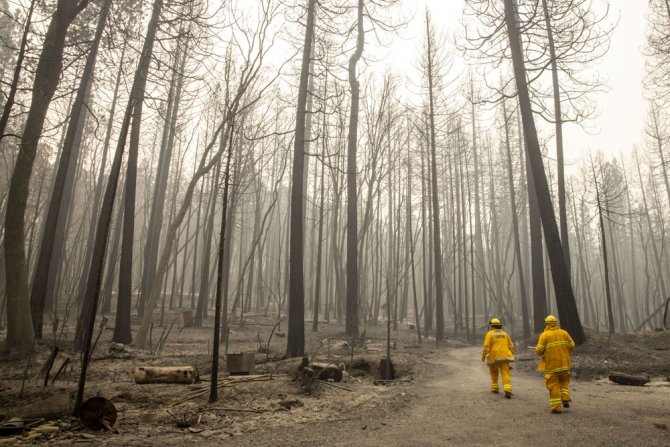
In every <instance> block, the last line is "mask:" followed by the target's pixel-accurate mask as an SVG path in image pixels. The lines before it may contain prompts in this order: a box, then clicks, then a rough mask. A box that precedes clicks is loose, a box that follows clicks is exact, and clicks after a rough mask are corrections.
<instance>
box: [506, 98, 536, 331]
mask: <svg viewBox="0 0 670 447" xmlns="http://www.w3.org/2000/svg"><path fill="white" fill-rule="evenodd" d="M510 117H511V115H508V114H507V107H506V102H505V101H504V100H503V119H504V120H505V149H506V155H507V175H508V177H509V197H510V203H511V205H512V210H511V213H512V231H513V232H514V254H515V258H516V262H517V269H518V270H519V290H520V291H521V317H522V319H523V321H522V322H521V325H522V327H523V338H525V339H529V338H530V324H529V320H530V319H529V314H528V297H527V294H526V281H525V278H524V271H523V262H522V260H523V258H522V256H521V243H520V240H519V239H520V238H519V217H518V215H517V210H516V191H515V190H514V171H513V169H512V149H511V147H510V146H511V144H510V137H509V121H508V120H509V119H510Z"/></svg>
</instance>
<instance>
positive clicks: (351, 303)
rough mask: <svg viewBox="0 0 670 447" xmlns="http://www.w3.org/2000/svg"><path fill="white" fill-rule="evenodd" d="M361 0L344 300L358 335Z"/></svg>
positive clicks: (350, 333)
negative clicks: (357, 157) (358, 148)
mask: <svg viewBox="0 0 670 447" xmlns="http://www.w3.org/2000/svg"><path fill="white" fill-rule="evenodd" d="M364 8H365V2H364V0H358V7H357V20H356V29H357V31H356V32H357V36H356V50H355V51H354V53H353V54H352V55H351V57H350V58H349V87H350V89H351V111H350V114H349V135H348V137H347V262H346V275H347V302H346V334H347V337H351V338H356V337H358V320H359V316H358V313H359V310H358V309H359V291H358V188H357V185H356V174H357V172H358V167H357V162H356V152H357V146H358V106H359V100H360V83H359V81H358V78H357V73H356V65H357V64H358V61H359V60H360V58H361V56H362V55H363V48H364V46H365V28H364V26H363V10H364Z"/></svg>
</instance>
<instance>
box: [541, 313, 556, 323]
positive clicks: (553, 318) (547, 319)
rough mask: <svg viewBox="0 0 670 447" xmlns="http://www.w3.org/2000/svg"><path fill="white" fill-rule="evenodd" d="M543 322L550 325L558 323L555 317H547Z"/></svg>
mask: <svg viewBox="0 0 670 447" xmlns="http://www.w3.org/2000/svg"><path fill="white" fill-rule="evenodd" d="M544 322H545V323H546V324H552V323H558V320H557V319H556V317H555V316H553V315H548V316H547V318H545V319H544Z"/></svg>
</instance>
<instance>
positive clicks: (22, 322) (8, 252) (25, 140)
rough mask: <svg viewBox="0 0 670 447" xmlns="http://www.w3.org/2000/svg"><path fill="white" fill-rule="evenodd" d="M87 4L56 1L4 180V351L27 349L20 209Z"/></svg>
mask: <svg viewBox="0 0 670 447" xmlns="http://www.w3.org/2000/svg"><path fill="white" fill-rule="evenodd" d="M88 3H89V0H80V1H74V0H58V2H57V3H56V9H55V11H54V13H53V15H52V17H51V22H50V23H49V28H48V29H47V33H46V35H45V37H44V43H43V46H42V52H41V53H40V57H39V61H38V63H37V69H36V71H35V79H34V82H33V90H32V98H31V103H30V109H29V111H28V115H27V117H26V124H25V127H24V129H23V135H22V137H21V142H20V145H19V152H18V155H17V158H16V163H15V165H14V170H13V172H12V177H11V180H10V182H9V192H8V194H7V208H6V209H7V211H6V215H5V234H4V236H5V239H4V242H5V244H4V248H5V253H4V255H5V278H6V290H7V339H6V346H5V348H6V349H9V350H10V351H13V352H23V353H25V352H28V351H30V349H31V348H32V345H33V340H34V336H35V335H34V330H33V325H32V318H31V313H30V300H29V290H28V263H27V259H26V251H25V240H26V239H25V211H26V206H27V202H28V192H29V186H30V177H31V174H32V170H33V161H34V160H35V156H36V153H37V144H38V142H39V140H40V137H41V136H42V130H43V127H44V121H45V119H46V114H47V110H48V108H49V104H50V103H51V99H52V98H53V95H54V93H55V92H56V88H57V87H58V82H59V80H60V76H61V73H62V69H63V50H64V48H65V36H66V34H67V30H68V28H69V27H70V25H71V24H72V22H73V21H74V19H75V18H76V17H77V15H78V14H79V13H80V12H81V11H82V10H83V9H84V8H86V6H88Z"/></svg>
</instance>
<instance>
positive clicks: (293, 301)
mask: <svg viewBox="0 0 670 447" xmlns="http://www.w3.org/2000/svg"><path fill="white" fill-rule="evenodd" d="M315 8H316V0H308V2H307V24H306V28H305V43H304V47H303V53H302V67H301V71H300V86H299V88H298V106H297V110H296V124H295V140H294V146H293V172H292V175H291V235H290V242H289V297H288V299H289V302H288V337H287V340H286V355H287V356H288V357H301V356H302V355H303V354H304V353H305V278H304V273H305V272H304V264H303V261H304V246H303V245H304V240H305V235H304V218H305V215H304V210H305V205H304V203H303V201H304V188H305V121H306V119H307V97H308V95H310V92H309V91H308V84H309V78H310V76H309V67H310V60H311V54H312V43H313V41H314V15H315Z"/></svg>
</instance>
